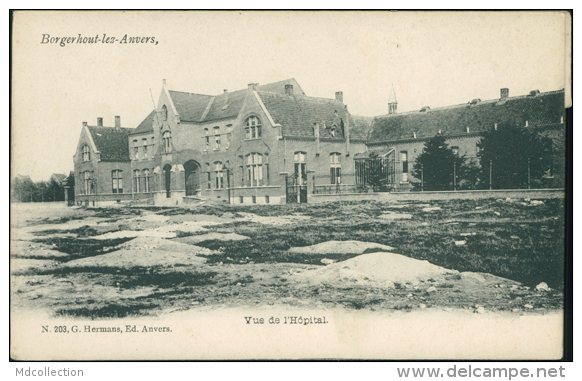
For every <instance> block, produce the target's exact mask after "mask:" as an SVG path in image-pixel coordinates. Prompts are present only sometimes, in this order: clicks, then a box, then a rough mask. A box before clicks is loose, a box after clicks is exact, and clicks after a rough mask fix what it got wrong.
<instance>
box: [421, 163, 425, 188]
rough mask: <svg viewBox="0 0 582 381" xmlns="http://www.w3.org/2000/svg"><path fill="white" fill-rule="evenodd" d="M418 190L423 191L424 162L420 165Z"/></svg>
mask: <svg viewBox="0 0 582 381" xmlns="http://www.w3.org/2000/svg"><path fill="white" fill-rule="evenodd" d="M420 191H421V192H424V164H421V165H420Z"/></svg>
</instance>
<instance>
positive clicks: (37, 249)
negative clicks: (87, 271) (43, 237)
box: [10, 241, 68, 259]
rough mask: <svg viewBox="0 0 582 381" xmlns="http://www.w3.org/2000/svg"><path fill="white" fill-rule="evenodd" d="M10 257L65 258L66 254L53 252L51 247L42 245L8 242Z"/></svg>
mask: <svg viewBox="0 0 582 381" xmlns="http://www.w3.org/2000/svg"><path fill="white" fill-rule="evenodd" d="M10 255H12V256H17V257H23V258H26V257H34V258H36V259H40V258H47V259H50V258H59V257H66V256H67V255H68V254H65V253H61V252H60V251H57V250H53V246H49V245H45V244H43V243H37V242H29V241H10Z"/></svg>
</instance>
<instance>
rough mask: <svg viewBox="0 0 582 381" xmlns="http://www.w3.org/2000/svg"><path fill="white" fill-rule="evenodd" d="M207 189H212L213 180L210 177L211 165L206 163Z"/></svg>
mask: <svg viewBox="0 0 582 381" xmlns="http://www.w3.org/2000/svg"><path fill="white" fill-rule="evenodd" d="M206 175H207V177H206V189H210V188H212V179H211V176H210V164H208V163H206Z"/></svg>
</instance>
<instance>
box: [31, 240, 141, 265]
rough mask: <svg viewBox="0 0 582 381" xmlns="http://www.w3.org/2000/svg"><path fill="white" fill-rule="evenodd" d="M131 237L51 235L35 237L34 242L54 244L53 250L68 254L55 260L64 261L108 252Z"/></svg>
mask: <svg viewBox="0 0 582 381" xmlns="http://www.w3.org/2000/svg"><path fill="white" fill-rule="evenodd" d="M132 239H134V238H133V237H131V238H114V239H78V238H73V237H51V238H44V239H36V240H34V242H40V243H44V244H47V245H54V250H57V251H60V252H62V253H67V254H69V256H68V257H58V258H54V259H55V260H59V261H65V262H66V261H70V260H73V259H78V258H85V257H91V256H95V255H100V254H105V253H110V252H112V251H115V250H118V248H117V246H118V245H121V244H122V243H125V242H127V241H131V240H132Z"/></svg>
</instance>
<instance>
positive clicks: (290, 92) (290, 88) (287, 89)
mask: <svg viewBox="0 0 582 381" xmlns="http://www.w3.org/2000/svg"><path fill="white" fill-rule="evenodd" d="M285 94H287V95H293V85H285Z"/></svg>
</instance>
